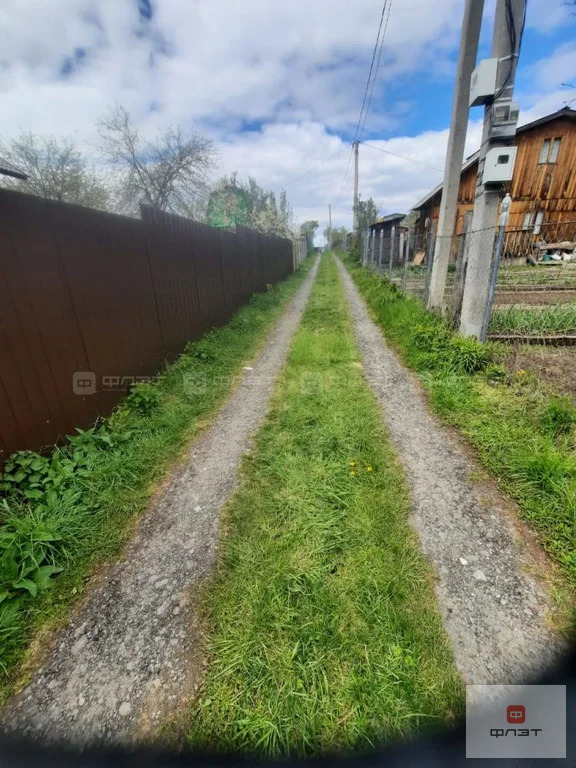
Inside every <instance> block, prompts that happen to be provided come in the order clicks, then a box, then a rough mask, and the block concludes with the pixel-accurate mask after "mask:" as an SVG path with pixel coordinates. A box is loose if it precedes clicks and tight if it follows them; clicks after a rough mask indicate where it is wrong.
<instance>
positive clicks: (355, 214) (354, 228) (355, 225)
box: [352, 141, 359, 236]
mask: <svg viewBox="0 0 576 768" xmlns="http://www.w3.org/2000/svg"><path fill="white" fill-rule="evenodd" d="M358 146H359V144H358V142H357V141H355V142H354V209H353V211H352V222H353V223H352V231H353V232H354V235H355V236H356V235H357V234H358V232H357V229H358Z"/></svg>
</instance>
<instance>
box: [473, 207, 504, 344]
mask: <svg viewBox="0 0 576 768" xmlns="http://www.w3.org/2000/svg"><path fill="white" fill-rule="evenodd" d="M511 205H512V198H511V197H510V195H509V194H507V195H506V197H505V198H504V200H502V208H501V210H502V212H501V214H500V220H499V221H498V236H497V238H496V244H495V248H494V256H493V258H492V271H491V274H490V287H489V289H488V300H487V302H486V306H485V307H484V318H483V320H482V329H481V331H480V341H486V336H487V335H488V326H489V325H490V317H491V316H492V305H493V304H494V294H495V293H496V281H497V280H498V271H499V269H500V261H501V259H502V251H503V250H504V239H505V237H506V226H507V225H508V217H509V215H510V206H511Z"/></svg>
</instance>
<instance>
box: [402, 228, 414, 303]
mask: <svg viewBox="0 0 576 768" xmlns="http://www.w3.org/2000/svg"><path fill="white" fill-rule="evenodd" d="M411 239H412V230H410V229H409V230H408V237H407V238H406V247H405V250H404V270H403V272H402V290H403V291H404V293H406V285H407V283H408V262H409V260H410V240H411Z"/></svg>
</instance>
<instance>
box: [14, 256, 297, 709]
mask: <svg viewBox="0 0 576 768" xmlns="http://www.w3.org/2000/svg"><path fill="white" fill-rule="evenodd" d="M307 268H308V265H305V266H304V267H303V268H301V270H300V271H299V272H298V274H297V275H295V276H293V277H291V278H289V279H288V280H286V281H284V282H283V283H281V284H279V285H277V286H275V287H274V288H273V289H272V290H268V291H266V293H263V294H259V295H258V296H256V297H253V299H252V300H251V302H250V304H249V305H248V306H246V307H244V308H243V309H242V310H240V312H239V313H238V314H237V315H236V316H235V317H234V318H233V319H232V321H231V322H230V323H229V324H228V325H227V326H224V327H222V328H219V329H218V330H215V331H212V332H211V333H209V334H207V335H206V336H205V337H204V338H203V339H201V340H200V341H198V342H195V343H192V344H189V345H188V347H187V348H186V350H185V352H184V353H183V354H182V355H181V356H180V358H179V359H178V360H177V361H176V362H175V363H173V364H172V365H170V366H168V367H167V368H166V369H165V371H164V372H163V374H162V376H161V377H160V379H159V380H158V382H157V383H155V384H152V385H150V384H138V385H137V386H136V387H134V388H133V390H132V391H131V393H130V394H129V395H128V397H127V398H126V399H125V401H124V403H122V404H121V405H120V406H119V407H118V408H117V409H116V411H115V412H114V413H113V414H112V415H111V416H110V417H109V418H108V419H106V420H101V421H99V422H98V423H97V424H96V425H95V426H94V427H93V428H91V429H87V430H81V429H78V430H76V433H75V434H74V435H69V436H68V439H67V442H66V443H65V444H64V445H62V446H61V447H58V448H54V449H53V451H52V453H51V455H42V456H41V455H38V454H36V453H32V452H30V451H21V452H19V453H17V454H14V455H13V456H11V457H10V458H9V460H8V461H7V462H6V464H5V466H4V473H3V475H2V477H1V478H0V496H1V497H2V500H1V504H2V506H1V507H0V517H1V525H2V527H1V529H0V596H2V600H1V601H0V639H1V640H2V646H1V656H0V667H1V668H2V669H4V672H5V675H4V677H3V678H2V679H0V697H1V696H5V695H6V694H7V693H8V692H9V690H10V687H11V685H12V683H13V680H14V673H15V669H16V667H17V663H18V662H19V661H20V660H21V658H22V655H23V653H24V651H25V649H26V646H27V643H28V641H29V639H30V637H31V636H32V634H33V632H34V630H35V629H37V628H39V627H41V626H43V625H44V624H45V623H47V622H54V621H57V620H59V619H60V618H62V617H63V616H65V614H66V612H67V609H68V607H69V605H70V602H71V601H72V600H73V598H74V595H76V594H78V593H80V592H82V590H83V589H84V587H85V580H86V576H87V574H88V573H89V572H90V570H91V568H92V567H93V565H94V564H95V563H96V562H98V561H102V560H107V559H109V558H112V557H114V556H115V555H117V553H118V551H119V549H120V547H121V545H122V543H123V541H124V538H125V536H126V534H127V531H128V530H129V523H130V521H131V520H132V519H133V518H134V517H135V515H137V514H139V513H140V512H141V511H142V510H143V509H144V508H145V507H146V504H147V502H148V498H149V496H150V493H151V489H152V488H153V486H154V483H156V482H158V481H159V480H160V479H161V478H162V476H163V474H164V473H165V471H166V470H167V468H168V467H169V466H170V464H171V463H172V462H174V461H175V460H176V459H177V458H178V456H179V454H180V452H181V450H182V447H183V445H185V443H186V442H187V441H189V440H191V439H192V438H193V437H194V435H195V434H196V432H197V430H198V428H199V423H200V420H201V419H205V418H207V417H208V416H210V414H212V413H213V412H214V410H215V409H216V408H217V406H218V405H219V404H220V403H221V402H222V400H223V398H224V397H225V396H226V394H227V392H228V391H229V387H230V382H231V381H232V380H233V377H234V374H235V373H236V372H237V371H238V370H239V369H240V367H241V365H242V363H243V361H245V360H246V359H247V358H249V357H251V356H252V355H253V354H254V352H255V350H256V349H257V347H258V344H259V343H260V342H261V340H262V338H263V337H264V335H265V334H266V332H267V330H268V328H269V327H270V325H271V323H272V322H273V321H274V319H275V318H276V317H278V315H279V313H280V312H281V311H282V308H283V306H284V305H285V302H286V301H287V300H288V298H289V297H290V296H291V295H292V294H293V292H294V291H295V290H296V288H297V286H298V285H299V283H300V282H301V280H302V279H303V277H304V274H305V272H306V270H307ZM190 376H192V377H196V378H198V379H201V380H202V381H209V382H210V386H206V387H204V388H203V389H202V390H199V389H191V388H190V387H189V386H188V384H187V382H188V377H190ZM49 585H52V588H51V589H47V588H46V587H48V586H49Z"/></svg>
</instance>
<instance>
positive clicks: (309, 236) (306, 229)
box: [300, 219, 320, 253]
mask: <svg viewBox="0 0 576 768" xmlns="http://www.w3.org/2000/svg"><path fill="white" fill-rule="evenodd" d="M319 226H320V225H319V224H318V222H317V221H314V220H312V219H311V220H310V221H305V222H304V223H303V224H301V225H300V234H301V235H306V245H307V248H308V253H310V251H311V250H313V248H314V235H315V234H316V230H317V229H318V227H319Z"/></svg>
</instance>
